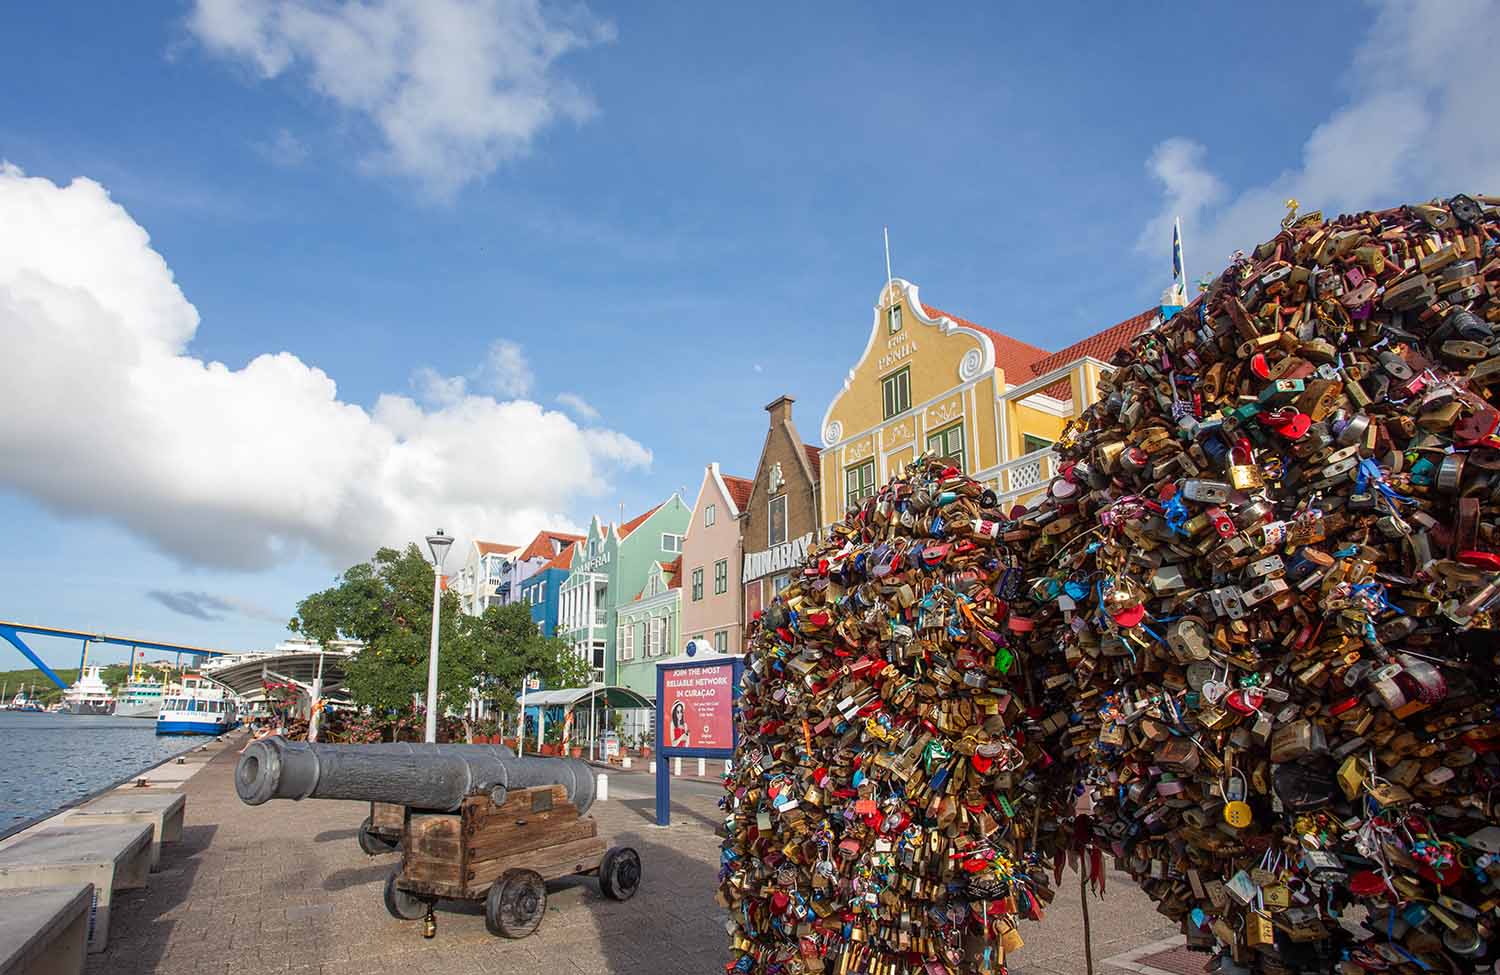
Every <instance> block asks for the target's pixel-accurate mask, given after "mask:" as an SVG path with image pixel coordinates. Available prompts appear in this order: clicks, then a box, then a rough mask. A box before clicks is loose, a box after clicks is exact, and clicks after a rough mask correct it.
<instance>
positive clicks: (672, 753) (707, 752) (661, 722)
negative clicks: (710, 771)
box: [656, 657, 745, 826]
mask: <svg viewBox="0 0 1500 975" xmlns="http://www.w3.org/2000/svg"><path fill="white" fill-rule="evenodd" d="M725 666H732V667H733V668H734V670H733V677H732V678H731V684H730V701H731V706H730V729H731V731H730V735H731V740H732V741H733V745H732V746H731V747H729V748H668V747H664V746H663V744H662V743H663V742H665V741H666V740H667V734H666V731H667V728H666V720H667V719H666V714H665V713H664V712H663V710H662V705H663V704H664V703H665V701H666V696H667V671H669V670H707V669H709V668H712V667H725ZM744 675H745V660H744V658H743V657H713V658H711V659H708V660H685V661H683V662H682V663H675V664H657V665H656V755H657V759H658V760H657V763H656V825H658V826H669V825H671V823H672V770H671V766H670V762H671V760H672V759H674V758H725V759H732V758H734V753H735V750H736V749H737V748H739V744H740V726H739V722H738V721H737V720H735V719H736V718H738V717H739V710H740V708H739V703H740V679H741V678H742V677H743V676H744Z"/></svg>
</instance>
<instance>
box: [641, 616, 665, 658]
mask: <svg viewBox="0 0 1500 975" xmlns="http://www.w3.org/2000/svg"><path fill="white" fill-rule="evenodd" d="M666 648H667V621H666V620H665V619H664V618H657V619H654V620H650V621H648V622H647V623H646V656H648V657H660V656H661V655H662V654H663V653H665V652H666Z"/></svg>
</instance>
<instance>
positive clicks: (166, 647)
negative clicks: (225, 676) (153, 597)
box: [0, 620, 236, 688]
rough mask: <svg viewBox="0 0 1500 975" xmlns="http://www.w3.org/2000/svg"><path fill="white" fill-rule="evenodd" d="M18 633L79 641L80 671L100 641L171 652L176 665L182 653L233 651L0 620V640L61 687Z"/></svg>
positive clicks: (197, 654) (202, 654)
mask: <svg viewBox="0 0 1500 975" xmlns="http://www.w3.org/2000/svg"><path fill="white" fill-rule="evenodd" d="M22 634H26V635H29V636H51V637H61V638H63V639H65V640H82V641H83V651H82V653H80V654H79V657H78V669H79V670H80V671H82V670H83V665H84V663H85V661H87V660H88V655H89V644H90V643H101V644H104V645H106V646H115V647H130V648H131V650H132V653H133V652H134V651H135V650H162V651H165V652H167V653H175V654H177V663H178V665H179V666H181V664H182V655H183V654H187V655H188V656H190V657H196V658H198V659H199V660H200V661H201V660H202V659H203V658H205V657H222V656H227V655H229V654H233V653H235V652H236V651H234V650H210V649H208V648H207V647H189V646H184V645H183V644H180V643H162V642H160V641H157V640H138V639H136V638H134V637H128V636H112V635H110V634H108V633H88V632H85V631H83V630H62V629H58V628H56V627H52V626H31V625H28V624H26V623H11V622H9V621H7V620H0V639H3V640H6V641H7V642H9V643H10V644H11V645H12V646H14V647H15V648H16V649H17V650H19V651H21V652H22V653H23V654H25V655H26V659H27V660H30V661H31V662H32V663H33V664H35V665H36V668H37V669H38V670H40V671H41V672H42V673H44V674H46V675H47V679H48V680H50V681H51V682H52V683H54V684H56V685H57V686H58V687H62V688H66V687H67V686H68V685H67V684H66V683H64V682H63V680H62V678H61V677H58V676H57V675H56V674H55V673H53V672H52V668H51V667H48V666H47V665H46V664H44V663H42V658H40V657H38V656H37V655H36V654H35V653H34V652H33V651H32V649H31V648H30V647H28V646H27V645H26V641H24V640H22V639H21V635H22Z"/></svg>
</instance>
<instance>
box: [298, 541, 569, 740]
mask: <svg viewBox="0 0 1500 975" xmlns="http://www.w3.org/2000/svg"><path fill="white" fill-rule="evenodd" d="M432 572H433V569H432V564H431V563H430V562H428V561H427V560H426V559H425V558H423V557H422V553H421V552H420V551H419V550H418V549H417V547H416V545H408V546H407V547H406V549H405V550H404V551H399V552H398V551H396V550H395V549H392V548H382V549H380V551H378V552H376V553H375V557H374V558H373V559H371V560H370V561H369V562H365V563H361V564H359V565H356V566H353V567H351V568H350V569H348V570H347V571H346V572H344V574H343V575H341V576H339V578H338V579H337V581H336V583H335V585H334V586H333V587H332V588H329V589H325V590H323V591H322V592H317V593H313V594H312V595H310V596H308V597H307V598H306V599H304V600H302V601H301V602H300V603H298V604H297V615H296V616H295V617H293V619H292V620H291V622H290V624H289V628H290V629H291V630H293V631H294V632H297V633H300V634H302V635H303V636H305V637H307V638H308V639H311V640H316V641H318V642H319V643H322V644H323V645H325V646H327V645H328V644H329V643H330V642H331V641H333V640H336V639H340V638H344V639H352V640H358V641H360V642H361V643H362V644H363V645H364V648H363V649H362V650H360V652H359V653H357V654H355V655H354V656H353V657H352V658H351V659H350V660H349V663H348V665H347V677H346V680H345V686H346V687H348V689H349V693H350V695H351V696H352V697H353V698H354V701H355V703H357V704H360V705H364V706H367V707H370V708H372V709H374V710H376V711H378V712H381V713H385V712H389V711H402V710H405V709H407V708H409V707H410V706H411V704H412V701H413V697H414V696H415V697H416V698H418V699H420V698H425V696H426V693H427V651H428V644H429V641H430V639H431V633H432ZM528 673H537V674H540V675H541V676H542V678H543V679H544V680H546V681H547V682H548V683H549V684H551V685H552V686H564V687H567V686H578V684H580V683H582V682H583V681H586V680H587V677H588V667H587V665H586V663H585V662H584V661H583V660H581V659H580V658H579V657H578V655H577V654H575V653H574V652H573V650H572V649H571V648H570V647H569V646H568V645H567V644H566V643H564V642H563V641H562V640H558V639H556V638H552V639H548V638H545V637H543V636H542V635H541V634H540V633H538V632H537V628H536V624H535V623H534V622H533V621H532V619H531V611H530V608H529V607H528V606H527V605H526V604H525V603H517V604H512V605H510V606H503V607H490V608H489V609H488V610H486V611H485V613H484V615H483V616H480V617H472V616H464V615H462V614H461V613H460V612H459V605H458V596H457V595H456V594H454V593H452V592H445V593H443V607H442V617H441V619H440V621H439V652H438V701H439V705H440V707H441V708H442V710H443V712H450V711H452V712H460V713H461V712H462V711H463V710H464V707H465V705H467V704H468V702H469V693H470V691H471V690H478V691H479V692H480V693H481V694H482V695H484V696H485V697H486V698H488V699H490V700H494V701H497V702H499V703H500V704H501V706H502V708H505V709H509V708H511V707H513V703H512V702H514V700H515V696H516V694H518V693H519V692H520V689H521V680H522V678H523V677H524V676H525V675H526V674H528Z"/></svg>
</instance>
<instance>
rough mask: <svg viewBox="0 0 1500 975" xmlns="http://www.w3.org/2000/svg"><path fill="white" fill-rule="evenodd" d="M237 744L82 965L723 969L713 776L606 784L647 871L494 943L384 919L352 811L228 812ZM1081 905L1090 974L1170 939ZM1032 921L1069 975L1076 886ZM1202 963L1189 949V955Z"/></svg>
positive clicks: (1151, 924)
mask: <svg viewBox="0 0 1500 975" xmlns="http://www.w3.org/2000/svg"><path fill="white" fill-rule="evenodd" d="M236 757H237V748H235V747H230V748H226V749H224V750H223V751H221V752H219V753H218V754H217V755H215V756H214V757H213V758H212V759H211V760H209V761H208V763H207V765H206V766H205V767H204V768H203V770H202V771H201V772H199V773H198V774H197V775H196V776H195V777H194V778H193V779H192V780H191V781H189V782H188V783H187V784H186V785H185V786H184V788H183V791H184V792H185V793H186V794H187V797H188V804H187V822H186V828H185V830H184V835H183V842H182V843H180V844H177V845H175V846H168V847H165V848H164V849H163V858H162V869H161V871H160V872H159V873H156V874H154V875H152V877H151V883H150V885H149V887H148V888H147V889H146V890H143V891H130V892H123V893H121V894H119V895H117V896H116V899H115V902H114V903H115V907H114V916H113V920H112V923H111V938H110V945H109V949H108V950H107V951H105V952H103V953H102V954H98V955H92V956H90V957H89V961H88V968H87V971H88V972H89V973H91V975H106V973H108V975H136V973H148V972H150V973H162V975H209V973H212V975H231V973H232V975H247V973H248V975H260V973H271V972H301V973H318V975H364V973H400V975H418V973H425V972H432V973H442V975H470V973H480V972H484V973H496V975H504V973H508V972H517V973H521V972H525V973H536V972H546V973H564V975H566V973H567V972H570V971H573V970H574V969H576V970H578V971H579V972H587V973H590V975H599V973H653V975H654V973H663V975H667V973H679V972H683V973H687V972H690V973H695V975H699V973H702V975H709V973H713V972H722V971H723V965H724V961H725V958H726V952H725V941H726V939H725V934H724V912H723V911H722V910H721V909H720V908H719V907H718V906H717V905H716V904H715V903H714V900H713V893H714V889H715V886H716V881H715V874H716V872H717V865H718V839H717V838H716V837H715V835H714V832H713V827H714V825H715V823H716V821H717V817H718V811H717V809H716V807H715V802H714V793H715V789H714V787H712V786H709V785H706V784H703V783H692V782H679V783H676V784H675V788H674V802H673V822H672V825H671V826H670V827H668V828H666V829H660V828H658V827H656V826H655V822H654V800H653V799H652V779H651V778H650V777H648V776H647V775H645V774H642V773H638V772H636V773H620V772H617V773H615V774H614V775H612V776H611V777H610V799H609V800H608V801H606V802H600V803H596V804H595V806H594V809H593V813H594V815H595V817H596V818H597V819H598V821H599V826H600V832H601V834H602V835H604V836H605V837H606V838H607V839H608V840H609V841H610V842H611V843H612V844H618V845H630V846H634V847H635V848H636V849H637V850H639V851H640V854H641V860H642V863H643V866H644V871H645V879H644V881H643V883H642V887H641V890H640V893H639V894H637V895H636V897H635V898H634V899H633V900H631V901H628V902H626V903H623V904H620V903H616V902H614V901H610V900H606V899H604V898H603V897H601V896H600V895H599V892H598V889H597V887H596V886H595V885H594V883H593V882H592V881H590V880H577V881H560V882H556V883H552V884H549V885H548V890H549V899H548V911H547V915H546V918H545V919H544V920H543V921H542V925H541V928H540V929H539V930H538V931H537V932H536V934H534V935H532V936H531V937H529V938H526V939H524V940H521V941H508V940H504V939H501V938H497V937H495V936H493V935H491V934H490V933H489V932H488V931H487V930H486V929H485V925H484V916H483V911H482V905H479V904H472V905H471V904H464V903H455V902H444V903H443V904H442V905H440V906H439V908H438V911H437V937H436V938H434V939H432V940H426V939H424V938H423V937H422V925H421V923H420V922H403V921H397V920H395V919H394V918H392V917H391V916H390V915H389V914H387V913H386V910H385V907H384V904H383V903H382V899H381V897H382V885H383V884H384V882H385V879H386V877H387V876H388V875H389V874H390V873H391V872H393V871H394V870H396V869H397V867H398V865H399V857H398V856H397V855H394V854H392V855H385V856H379V857H374V858H371V857H366V856H365V855H364V854H363V853H361V852H360V850H359V848H358V846H357V845H356V843H355V833H356V830H357V828H358V826H359V824H360V821H361V820H362V819H363V818H364V816H365V813H366V807H365V806H363V805H361V804H358V803H351V802H331V801H322V800H306V801H303V802H298V803H293V802H283V801H273V802H271V803H267V804H266V805H263V806H258V807H250V806H246V805H243V804H242V803H241V802H240V801H239V799H238V798H237V797H236V796H235V793H234V786H233V780H232V774H233V770H234V762H235V759H236ZM1111 881H1112V883H1111V886H1110V889H1109V896H1108V897H1107V898H1105V899H1103V900H1093V901H1092V902H1091V915H1092V926H1093V938H1094V958H1095V963H1096V968H1097V969H1098V970H1099V971H1100V972H1101V973H1103V972H1107V971H1111V969H1108V968H1105V967H1103V966H1102V965H1100V962H1101V960H1102V959H1105V958H1108V957H1110V956H1113V955H1117V954H1121V953H1124V952H1127V951H1129V950H1131V949H1134V948H1137V947H1139V946H1141V945H1144V944H1147V943H1150V942H1153V941H1156V940H1158V939H1161V938H1163V937H1164V936H1168V935H1170V934H1172V933H1173V926H1172V925H1171V924H1169V923H1168V922H1167V921H1166V920H1165V919H1164V918H1162V917H1161V916H1159V915H1157V914H1156V913H1155V912H1154V911H1153V910H1152V909H1151V906H1150V904H1149V902H1147V901H1146V899H1145V898H1144V897H1143V896H1142V895H1140V894H1139V893H1137V892H1135V891H1134V890H1133V889H1131V888H1130V887H1129V883H1128V881H1127V880H1126V879H1125V878H1124V877H1123V876H1114V877H1112V878H1111ZM1044 929H1045V931H1046V937H1045V938H1043V936H1042V933H1041V932H1042V930H1043V926H1038V925H1034V924H1032V925H1026V926H1024V927H1023V928H1022V932H1023V934H1024V936H1025V938H1026V940H1027V947H1026V948H1025V949H1024V950H1023V951H1022V952H1020V953H1019V954H1017V955H1015V956H1013V958H1012V961H1013V962H1014V964H1013V965H1012V969H1011V970H1012V971H1013V972H1020V973H1027V975H1029V973H1035V975H1054V973H1055V975H1064V973H1066V975H1072V973H1075V972H1081V971H1083V947H1082V945H1083V938H1082V923H1081V913H1080V908H1079V896H1078V892H1077V883H1076V878H1075V877H1074V876H1073V875H1067V876H1065V877H1064V878H1063V888H1062V892H1061V893H1060V894H1059V896H1058V899H1057V901H1056V902H1055V903H1054V905H1053V908H1052V909H1051V910H1050V911H1049V912H1048V916H1047V919H1046V922H1045V925H1044ZM1200 957H1201V956H1200Z"/></svg>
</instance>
